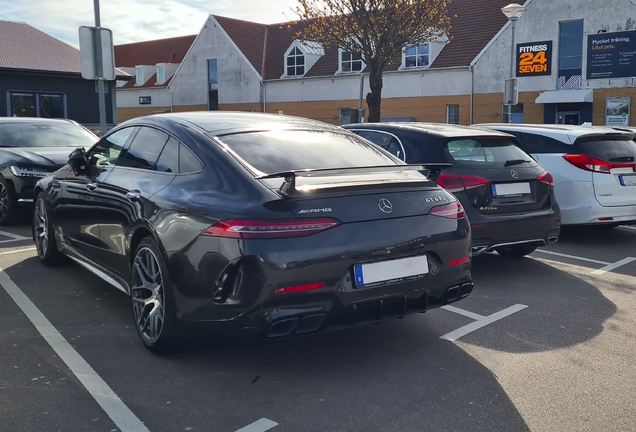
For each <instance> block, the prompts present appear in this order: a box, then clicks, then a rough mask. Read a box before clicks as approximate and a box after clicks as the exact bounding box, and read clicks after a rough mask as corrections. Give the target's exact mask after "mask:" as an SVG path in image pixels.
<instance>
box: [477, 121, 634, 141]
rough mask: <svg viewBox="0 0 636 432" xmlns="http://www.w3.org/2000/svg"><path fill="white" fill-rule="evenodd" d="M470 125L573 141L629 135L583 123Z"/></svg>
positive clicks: (625, 132)
mask: <svg viewBox="0 0 636 432" xmlns="http://www.w3.org/2000/svg"><path fill="white" fill-rule="evenodd" d="M471 127H478V128H493V129H495V130H500V131H515V132H528V133H536V134H540V135H543V136H547V137H549V138H554V139H556V140H559V141H562V142H566V143H573V142H574V141H576V139H577V138H580V137H585V136H598V135H614V136H616V135H624V136H629V135H630V133H629V132H627V131H619V130H616V129H613V128H611V127H606V126H592V125H590V124H584V125H554V124H525V123H524V124H516V123H481V124H475V125H473V126H471Z"/></svg>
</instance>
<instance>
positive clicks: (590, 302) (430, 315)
mask: <svg viewBox="0 0 636 432" xmlns="http://www.w3.org/2000/svg"><path fill="white" fill-rule="evenodd" d="M29 236H30V232H29V228H28V227H27V226H16V227H9V228H7V227H3V228H0V267H1V268H2V272H0V285H2V288H0V430H1V431H47V432H48V431H120V430H121V431H146V430H147V431H152V432H159V431H219V432H235V431H241V432H264V431H266V430H272V431H275V432H279V431H294V432H295V431H365V432H366V431H525V430H532V431H599V430H603V431H629V430H635V429H634V425H635V424H636V409H635V408H634V407H635V406H636V392H635V391H634V389H635V388H636V374H635V373H634V370H635V369H634V365H633V359H634V358H636V342H635V340H636V338H635V336H636V312H635V311H636V296H635V294H636V249H635V248H634V245H635V244H636V230H635V229H633V227H619V228H615V229H611V230H606V229H598V228H586V227H583V228H574V229H572V228H571V229H565V230H564V231H563V232H562V235H561V238H560V240H559V242H558V243H556V244H554V245H551V246H549V247H546V248H540V249H539V250H537V251H536V252H535V253H533V254H532V255H531V256H529V257H526V258H522V259H506V258H504V257H501V256H499V255H497V254H495V253H493V254H485V255H482V256H478V257H476V258H475V259H474V260H473V277H474V282H475V291H474V292H473V294H472V295H471V296H470V297H468V298H467V299H464V300H462V301H460V302H458V303H455V304H453V307H448V308H445V309H438V310H433V311H429V312H427V313H425V314H419V315H416V316H409V317H406V318H404V319H400V320H395V321H389V322H383V323H381V324H378V325H369V326H363V327H358V328H354V329H350V330H346V331H340V332H334V333H329V334H322V335H316V336H307V337H302V338H295V339H285V340H274V341H266V340H255V339H236V338H231V337H214V338H210V337H207V338H205V339H204V340H202V341H201V342H200V343H197V344H196V345H195V346H194V347H192V348H190V349H188V350H186V351H183V352H180V353H177V354H172V355H168V356H163V357H162V356H157V355H154V354H152V353H150V352H148V351H147V350H146V349H145V348H144V347H143V346H142V344H141V343H140V342H139V340H138V338H137V335H136V332H135V329H134V327H133V325H132V313H131V310H130V309H131V308H130V302H129V299H128V298H127V296H126V295H125V294H123V293H121V292H119V291H117V290H116V289H114V288H112V287H111V286H110V285H108V284H107V283H105V282H103V281H102V280H101V279H99V278H97V277H96V276H93V275H92V274H90V273H89V272H87V271H86V270H84V269H82V268H81V267H79V266H78V265H76V264H67V265H63V266H60V267H54V268H48V267H44V266H42V265H41V264H40V263H39V262H38V259H37V257H36V253H35V250H34V248H33V243H32V242H31V240H30V238H29ZM632 258H634V259H632ZM22 294H23V295H24V296H23V297H21V295H22ZM38 313H41V316H40V315H38ZM47 341H51V343H50V344H49V342H47ZM73 353H75V354H73ZM87 383H88V384H87Z"/></svg>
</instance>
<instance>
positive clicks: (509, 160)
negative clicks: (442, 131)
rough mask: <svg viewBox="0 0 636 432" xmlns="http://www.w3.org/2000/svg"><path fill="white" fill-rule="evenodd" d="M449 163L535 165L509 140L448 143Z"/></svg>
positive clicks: (462, 165)
mask: <svg viewBox="0 0 636 432" xmlns="http://www.w3.org/2000/svg"><path fill="white" fill-rule="evenodd" d="M445 150H446V153H447V154H448V157H449V160H448V161H449V162H450V163H452V164H453V165H455V166H460V167H475V168H478V167H488V168H497V167H506V166H513V165H521V164H525V165H528V166H529V165H534V160H533V159H532V157H531V156H530V155H529V154H527V153H526V152H524V151H523V150H521V149H520V148H519V147H518V146H517V144H516V143H515V142H514V141H512V140H510V139H508V138H488V137H484V138H462V139H456V140H452V141H448V142H447V143H446V148H445Z"/></svg>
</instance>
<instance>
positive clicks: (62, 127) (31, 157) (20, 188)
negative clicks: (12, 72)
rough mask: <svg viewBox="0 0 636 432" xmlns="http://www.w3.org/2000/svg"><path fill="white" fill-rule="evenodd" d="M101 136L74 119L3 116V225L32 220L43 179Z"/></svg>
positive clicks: (0, 194)
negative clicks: (37, 187)
mask: <svg viewBox="0 0 636 432" xmlns="http://www.w3.org/2000/svg"><path fill="white" fill-rule="evenodd" d="M96 141H97V137H96V136H95V135H93V134H92V133H90V132H89V131H88V130H86V129H84V128H83V127H82V126H80V125H79V124H77V123H75V122H74V121H71V120H58V119H41V118H25V117H20V118H18V117H0V225H10V224H13V223H16V222H19V221H28V220H29V218H28V216H27V213H26V211H25V210H30V209H31V208H32V207H33V188H34V187H35V184H36V183H37V181H38V180H39V179H41V178H42V177H46V176H47V175H49V174H51V173H52V172H53V171H56V170H58V169H59V168H61V167H63V166H64V165H66V159H67V157H68V154H69V153H70V152H71V151H72V150H73V148H76V147H84V146H86V147H89V146H91V145H93V144H94V143H95V142H96Z"/></svg>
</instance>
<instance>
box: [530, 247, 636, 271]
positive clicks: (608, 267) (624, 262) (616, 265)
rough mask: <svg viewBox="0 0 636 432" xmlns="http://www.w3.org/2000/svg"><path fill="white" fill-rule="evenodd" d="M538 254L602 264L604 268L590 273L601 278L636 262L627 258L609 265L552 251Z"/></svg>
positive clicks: (631, 258)
mask: <svg viewBox="0 0 636 432" xmlns="http://www.w3.org/2000/svg"><path fill="white" fill-rule="evenodd" d="M536 252H541V253H544V254H548V255H555V256H560V257H563V258H570V259H573V260H578V261H585V262H591V263H594V264H601V265H603V266H604V267H602V268H600V269H598V270H593V271H591V272H590V274H593V275H595V276H600V275H604V274H605V273H609V272H611V271H612V270H616V269H617V268H619V267H622V266H624V265H627V264H630V263H632V262H634V261H636V258H634V257H627V258H624V259H622V260H620V261H616V262H615V263H609V262H605V261H598V260H594V259H590V258H585V257H579V256H575V255H567V254H562V253H559V252H552V251H546V250H540V249H537V250H536Z"/></svg>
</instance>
